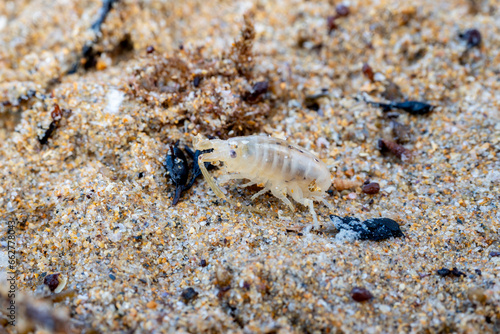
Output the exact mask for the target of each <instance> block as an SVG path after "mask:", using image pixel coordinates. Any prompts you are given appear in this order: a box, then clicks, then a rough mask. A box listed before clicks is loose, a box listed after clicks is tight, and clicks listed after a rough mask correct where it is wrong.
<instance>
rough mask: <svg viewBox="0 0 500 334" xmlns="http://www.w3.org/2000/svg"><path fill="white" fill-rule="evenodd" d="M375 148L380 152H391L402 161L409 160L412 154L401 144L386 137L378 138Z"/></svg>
mask: <svg viewBox="0 0 500 334" xmlns="http://www.w3.org/2000/svg"><path fill="white" fill-rule="evenodd" d="M377 148H378V149H379V150H380V152H382V153H385V152H391V153H392V154H394V155H395V156H396V157H398V158H399V159H401V160H402V161H407V160H411V158H412V156H413V154H412V152H411V151H410V150H408V149H407V148H405V147H404V146H401V145H399V144H398V143H395V142H393V141H390V140H387V139H379V141H378V143H377Z"/></svg>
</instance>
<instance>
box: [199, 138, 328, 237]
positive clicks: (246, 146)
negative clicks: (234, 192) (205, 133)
mask: <svg viewBox="0 0 500 334" xmlns="http://www.w3.org/2000/svg"><path fill="white" fill-rule="evenodd" d="M193 145H194V147H195V149H197V150H200V151H202V150H210V149H213V151H211V152H210V153H204V154H202V155H200V156H199V160H198V163H199V166H200V169H201V171H202V173H203V176H204V177H205V180H206V181H207V183H208V184H209V186H210V187H211V188H212V190H213V191H214V192H215V194H216V195H217V196H219V197H220V198H223V199H226V197H225V195H224V193H223V192H222V191H221V189H220V188H219V187H218V186H217V184H216V183H215V181H214V179H213V178H212V176H210V174H209V173H208V171H207V170H206V168H205V165H204V162H217V161H222V162H223V167H222V168H223V172H224V175H222V177H221V178H220V179H219V180H221V181H222V182H226V181H229V180H232V179H248V180H250V183H247V184H245V185H244V186H250V185H253V184H263V185H264V189H262V190H261V191H259V192H258V193H256V194H255V195H253V196H252V200H253V199H255V198H256V197H257V196H259V195H262V194H264V193H266V192H267V191H271V193H272V194H273V195H274V196H275V197H277V198H279V199H281V200H282V201H283V202H285V203H286V204H287V205H288V206H289V207H290V209H291V210H292V211H293V210H294V206H293V204H292V202H291V201H290V199H288V197H287V195H288V196H290V197H292V198H293V199H294V200H295V201H296V202H298V203H300V204H302V205H304V206H307V207H308V208H309V211H310V212H311V214H312V216H313V219H314V224H315V227H316V228H317V227H319V226H318V225H319V224H318V219H317V217H316V212H315V211H314V206H313V202H314V201H321V202H323V203H324V204H325V205H326V206H328V207H330V208H331V205H330V204H329V203H328V202H327V201H326V200H325V199H324V197H325V195H326V193H325V192H326V191H327V190H328V188H329V187H330V185H331V183H332V181H331V176H330V172H329V171H328V168H327V167H326V165H325V164H324V163H323V162H321V161H320V160H319V159H318V158H316V157H315V156H314V155H313V154H312V153H310V152H307V151H306V150H305V149H303V148H300V147H298V146H295V145H291V144H289V143H287V142H286V141H284V140H281V139H277V138H272V137H267V136H247V137H234V138H230V139H228V140H219V139H213V140H208V139H203V138H202V137H201V136H200V135H198V136H197V137H196V138H195V139H194V141H193Z"/></svg>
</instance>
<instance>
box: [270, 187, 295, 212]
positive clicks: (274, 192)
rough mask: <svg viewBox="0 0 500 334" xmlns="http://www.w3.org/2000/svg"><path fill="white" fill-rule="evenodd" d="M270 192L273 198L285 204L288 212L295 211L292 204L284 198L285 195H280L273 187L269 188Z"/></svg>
mask: <svg viewBox="0 0 500 334" xmlns="http://www.w3.org/2000/svg"><path fill="white" fill-rule="evenodd" d="M271 192H272V193H273V195H274V196H275V197H277V198H279V199H280V200H282V201H283V202H285V204H286V205H288V207H289V208H290V210H292V212H294V211H295V207H294V206H293V204H292V202H290V200H289V199H288V198H287V197H286V195H285V194H283V193H280V192H279V190H277V189H276V188H275V187H273V188H271Z"/></svg>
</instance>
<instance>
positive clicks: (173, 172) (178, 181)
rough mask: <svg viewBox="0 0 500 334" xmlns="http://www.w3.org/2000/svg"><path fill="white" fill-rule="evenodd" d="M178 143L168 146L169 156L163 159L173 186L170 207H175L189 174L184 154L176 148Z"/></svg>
mask: <svg viewBox="0 0 500 334" xmlns="http://www.w3.org/2000/svg"><path fill="white" fill-rule="evenodd" d="M178 145H179V142H176V143H175V144H174V145H170V154H167V158H166V159H165V168H166V169H167V173H168V175H169V176H170V179H171V180H172V182H174V184H175V195H174V199H173V201H172V205H176V204H177V202H178V201H179V198H180V197H181V193H182V191H183V190H184V188H185V185H186V181H187V178H188V173H189V166H188V163H187V160H186V156H185V155H184V152H183V151H182V150H181V149H180V148H179V147H178Z"/></svg>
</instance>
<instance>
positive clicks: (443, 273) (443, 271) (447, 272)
mask: <svg viewBox="0 0 500 334" xmlns="http://www.w3.org/2000/svg"><path fill="white" fill-rule="evenodd" d="M437 274H438V275H439V276H441V277H445V276H448V275H450V274H451V270H450V269H447V268H441V269H438V270H437Z"/></svg>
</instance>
